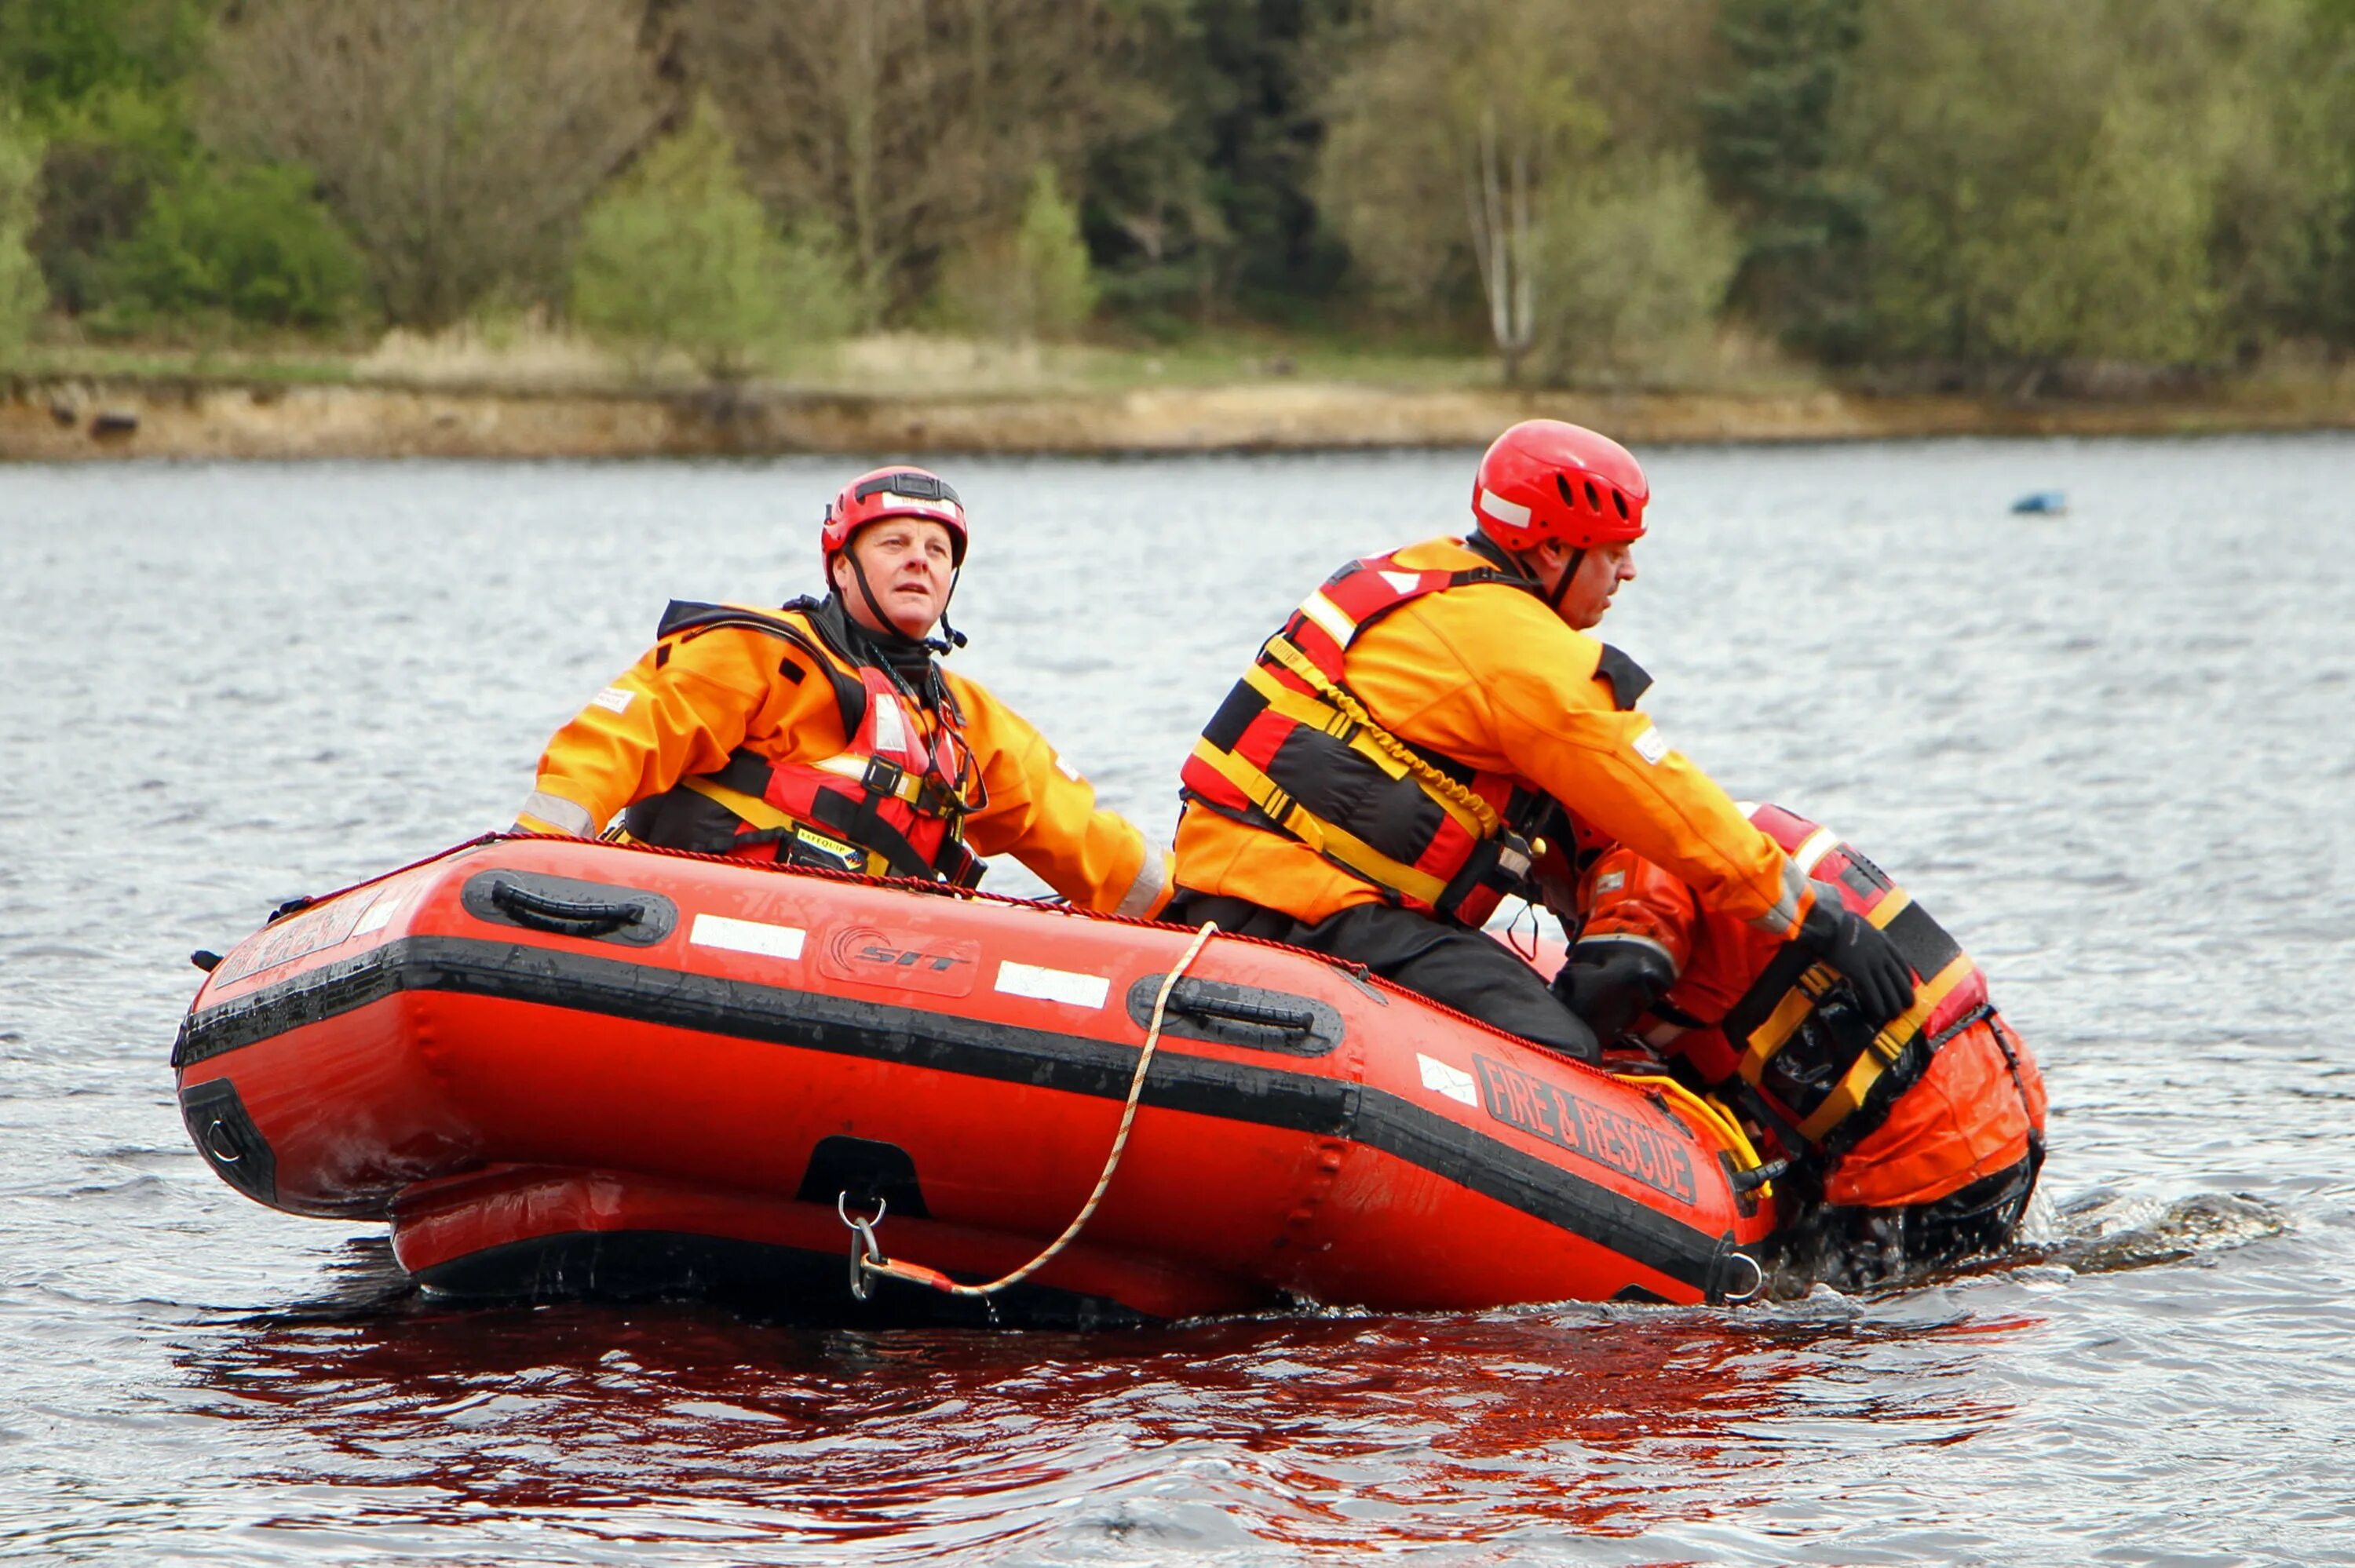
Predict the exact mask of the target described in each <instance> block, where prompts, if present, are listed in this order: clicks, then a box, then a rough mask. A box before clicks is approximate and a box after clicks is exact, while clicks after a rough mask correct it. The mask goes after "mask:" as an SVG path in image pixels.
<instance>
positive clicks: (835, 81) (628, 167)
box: [0, 0, 2355, 393]
mask: <svg viewBox="0 0 2355 1568" xmlns="http://www.w3.org/2000/svg"><path fill="white" fill-rule="evenodd" d="M2350 64H2355V0H366V3H364V4H363V3H357V0H0V365H5V364H7V363H10V362H11V360H12V359H13V360H14V361H15V362H16V363H20V364H23V363H35V362H36V361H37V357H38V356H39V355H45V354H46V355H57V354H60V353H70V352H83V353H89V352H95V351H97V350H101V349H103V348H105V347H106V346H107V345H139V344H145V345H181V346H186V345H191V344H197V345H214V346H216V347H218V346H219V345H224V344H227V345H245V346H253V345H272V344H277V345H284V344H308V345H311V346H312V347H314V349H317V350H318V351H319V352H321V353H322V354H325V355H338V354H340V355H364V354H367V353H369V352H371V351H372V350H373V349H374V348H375V347H376V346H378V345H379V344H381V343H382V342H383V341H384V340H385V339H386V337H387V334H393V335H395V336H400V335H401V334H408V335H409V336H410V337H412V338H417V339H423V340H431V339H432V338H433V337H434V336H435V335H436V334H445V335H446V334H453V333H461V334H463V333H473V334H478V335H481V336H485V337H486V338H489V339H492V340H497V339H498V338H499V336H500V334H508V335H509V336H510V337H513V336H515V335H517V334H541V335H543V336H546V337H550V338H554V339H560V340H562V341H567V342H571V341H578V342H581V343H588V344H597V345H599V347H600V352H601V353H603V354H605V355H609V356H611V362H612V363H614V364H617V365H623V366H629V367H631V373H632V374H634V375H643V376H658V375H663V374H673V375H678V374H685V375H692V376H713V377H719V378H723V379H727V378H742V377H747V376H783V377H787V378H790V377H792V376H794V374H795V371H796V367H798V366H808V365H811V364H814V363H816V356H818V355H822V354H824V353H826V352H828V351H829V345H834V344H841V343H844V342H845V341H847V340H854V339H867V340H869V341H872V340H874V339H875V338H876V334H884V336H883V337H882V339H881V341H884V342H886V343H890V342H901V343H911V342H922V341H932V340H935V339H942V338H947V339H957V340H963V341H973V342H997V343H1022V344H1089V345H1093V346H1094V347H1095V348H1097V349H1100V350H1104V351H1114V352H1126V353H1131V354H1147V353H1149V354H1154V355H1182V354H1183V353H1185V352H1186V350H1187V348H1188V345H1189V344H1204V343H1232V342H1237V341H1248V342H1252V343H1257V344H1273V345H1275V347H1274V349H1273V350H1270V353H1271V354H1273V355H1275V357H1273V358H1271V359H1269V360H1268V361H1266V362H1265V363H1269V364H1273V365H1274V366H1276V367H1277V368H1278V369H1279V371H1281V370H1284V369H1289V368H1292V366H1293V357H1292V356H1295V355H1298V356H1302V357H1303V358H1304V359H1305V361H1308V362H1311V363H1314V364H1316V365H1317V366H1322V365H1325V364H1327V362H1328V361H1335V360H1341V361H1346V360H1347V359H1348V357H1349V356H1351V355H1391V356H1414V355H1423V356H1429V357H1431V358H1433V359H1449V358H1452V359H1454V360H1455V361H1457V362H1460V363H1466V364H1471V365H1476V366H1480V367H1481V370H1480V373H1481V374H1483V375H1486V376H1489V377H1490V378H1492V379H1493V378H1495V377H1497V376H1502V377H1503V378H1504V379H1506V380H1508V381H1520V382H1525V383H1532V384H1548V385H1573V386H1579V385H1585V386H1592V385H1625V386H1637V387H1641V386H1652V385H1662V384H1692V383H1694V382H1696V381H1700V382H1706V381H1708V380H1709V379H1710V378H1711V377H1712V376H1724V375H1726V374H1729V373H1730V372H1729V371H1728V369H1727V367H1728V366H1741V365H1757V364H1769V365H1773V366H1783V367H1797V368H1798V369H1799V370H1801V371H1802V372H1804V373H1806V374H1820V375H1829V376H1844V377H1848V378H1849V379H1850V380H1851V381H1853V382H1855V383H1856V384H1859V385H1865V386H1879V387H1891V388H1906V389H1925V388H1951V389H1968V390H1977V391H1987V390H1998V391H2006V392H2041V393H2055V392H2058V393H2068V392H2072V391H2094V392H2108V393H2119V392H2125V393H2133V392H2136V391H2147V390H2152V389H2158V388H2164V387H2175V388H2179V387H2183V386H2185V385H2198V384H2200V383H2201V382H2203V381H2208V380H2213V379H2216V378H2220V377H2232V376H2248V375H2251V374H2255V373H2258V372H2260V371H2264V370H2268V369H2272V368H2277V367H2280V366H2321V367H2328V366H2334V365H2336V364H2337V363H2338V362H2339V359H2340V357H2341V356H2343V355H2345V354H2346V353H2347V351H2348V350H2349V349H2350V346H2355V70H2350ZM666 366H668V367H669V369H668V370H667V371H666V370H665V368H664V367H666Z"/></svg>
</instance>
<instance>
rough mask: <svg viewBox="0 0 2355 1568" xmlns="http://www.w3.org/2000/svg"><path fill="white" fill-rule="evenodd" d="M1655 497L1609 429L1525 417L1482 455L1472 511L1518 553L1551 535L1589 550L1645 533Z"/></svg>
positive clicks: (1493, 535) (1497, 538)
mask: <svg viewBox="0 0 2355 1568" xmlns="http://www.w3.org/2000/svg"><path fill="white" fill-rule="evenodd" d="M1651 497H1652V490H1651V486H1650V485H1649V484H1647V483H1646V482H1645V480H1644V470H1643V468H1642V466H1641V465H1639V464H1638V463H1637V462H1636V457H1635V454H1634V453H1632V452H1630V451H1629V450H1627V449H1626V448H1625V447H1623V446H1621V445H1620V444H1619V443H1618V442H1617V441H1614V440H1612V439H1611V438H1610V437H1608V436H1599V435H1596V434H1595V433H1594V432H1593V430H1590V429H1586V428H1585V427H1583V426H1582V425H1572V424H1565V423H1563V422H1562V421H1561V420H1560V419H1524V420H1522V421H1521V422H1520V423H1519V424H1518V425H1515V426H1514V427H1513V428H1512V429H1509V430H1507V431H1506V432H1505V433H1504V434H1503V435H1501V436H1498V437H1497V440H1496V443H1495V444H1494V445H1492V446H1491V447H1489V449H1488V451H1487V455H1486V456H1485V457H1483V458H1481V460H1480V472H1479V475H1478V477H1476V479H1474V480H1473V482H1472V515H1473V516H1475V517H1476V518H1478V519H1479V520H1480V532H1482V533H1483V534H1486V535H1487V536H1488V537H1489V538H1491V539H1493V540H1495V541H1496V542H1497V544H1498V545H1499V546H1503V547H1504V548H1505V549H1508V550H1510V551H1511V552H1513V553H1514V554H1515V555H1518V554H1520V553H1521V552H1522V551H1524V550H1529V549H1533V548H1535V547H1536V546H1537V545H1538V544H1539V542H1540V541H1541V540H1546V539H1560V540H1561V542H1562V543H1564V544H1566V545H1569V546H1572V548H1574V549H1580V550H1586V549H1592V548H1593V546H1597V545H1605V544H1610V543H1613V542H1614V541H1616V540H1621V539H1640V538H1642V537H1643V536H1644V503H1646V501H1649V500H1650V499H1651Z"/></svg>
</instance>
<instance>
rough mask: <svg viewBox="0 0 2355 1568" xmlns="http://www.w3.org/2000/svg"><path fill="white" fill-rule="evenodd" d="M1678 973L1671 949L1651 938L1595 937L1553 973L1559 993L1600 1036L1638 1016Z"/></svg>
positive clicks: (1608, 1036) (1610, 1034)
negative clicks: (1651, 943) (1672, 965)
mask: <svg viewBox="0 0 2355 1568" xmlns="http://www.w3.org/2000/svg"><path fill="white" fill-rule="evenodd" d="M1676 979H1677V977H1676V972H1675V970H1673V969H1670V968H1669V966H1668V955H1667V954H1665V953H1662V952H1661V951H1660V950H1659V949H1658V948H1654V947H1651V946H1649V945H1648V944H1644V945H1639V944H1637V943H1634V942H1611V941H1603V942H1590V943H1588V944H1586V945H1585V947H1584V948H1582V949H1578V950H1573V951H1572V954H1571V957H1570V961H1569V962H1568V963H1566V964H1564V965H1562V966H1561V973H1559V974H1557V975H1555V976H1554V977H1553V993H1554V995H1555V996H1557V997H1559V998H1561V1004H1562V1005H1563V1006H1564V1007H1567V1008H1569V1009H1570V1010H1571V1012H1574V1013H1576V1014H1578V1016H1579V1017H1581V1018H1582V1019H1584V1020H1585V1021H1586V1026H1587V1027H1588V1028H1590V1029H1592V1030H1593V1031H1594V1033H1595V1036H1596V1037H1597V1038H1598V1039H1603V1040H1609V1039H1612V1038H1614V1037H1615V1036H1616V1035H1618V1034H1620V1033H1622V1032H1624V1031H1625V1029H1626V1027H1627V1026H1628V1025H1629V1024H1631V1023H1633V1022H1636V1015H1637V1014H1638V1013H1641V1012H1643V1011H1644V1010H1645V1009H1646V1008H1647V1007H1649V1006H1651V1005H1652V1003H1654V1002H1655V1001H1658V1000H1659V999H1660V997H1661V995H1662V994H1663V993H1665V992H1666V991H1668V987H1670V986H1671V985H1674V984H1675V983H1676Z"/></svg>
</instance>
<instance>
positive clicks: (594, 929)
mask: <svg viewBox="0 0 2355 1568" xmlns="http://www.w3.org/2000/svg"><path fill="white" fill-rule="evenodd" d="M491 902H492V903H494V904H496V905H497V906H499V907H500V908H501V909H503V910H505V911H506V914H507V917H508V918H509V919H512V920H513V921H514V922H515V923H516V924H517V925H518V926H528V927H531V928H532V929H533V930H535V931H547V932H550V933H552V934H554V935H556V936H559V937H602V936H605V935H607V934H608V933H611V932H613V931H618V930H620V929H621V928H622V927H624V926H634V925H636V924H637V923H638V922H639V921H641V920H643V919H645V910H644V909H642V908H641V907H639V906H637V905H635V904H591V903H586V902H583V903H574V902H572V901H571V900H570V899H565V898H550V897H549V895H546V894H545V893H534V892H532V891H531V890H530V889H529V888H527V887H518V886H517V885H515V884H514V883H512V882H494V883H492V884H491Z"/></svg>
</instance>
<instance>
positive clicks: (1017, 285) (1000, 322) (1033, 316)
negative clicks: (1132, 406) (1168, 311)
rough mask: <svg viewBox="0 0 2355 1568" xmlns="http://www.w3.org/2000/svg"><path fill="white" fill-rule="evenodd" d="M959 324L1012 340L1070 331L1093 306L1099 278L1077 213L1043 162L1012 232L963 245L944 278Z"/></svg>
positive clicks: (953, 315)
mask: <svg viewBox="0 0 2355 1568" xmlns="http://www.w3.org/2000/svg"><path fill="white" fill-rule="evenodd" d="M942 292H943V295H944V296H945V300H944V303H945V304H946V306H947V307H948V313H949V315H950V317H951V318H952V320H954V322H955V323H956V324H958V325H960V326H964V327H967V328H973V329H977V330H980V331H983V332H988V333H994V334H996V335H997V336H999V337H1003V338H1006V339H1008V340H1009V341H1020V340H1025V339H1035V338H1053V337H1062V336H1067V335H1069V334H1071V333H1072V332H1073V331H1075V330H1076V329H1078V328H1079V327H1080V326H1081V325H1082V324H1083V323H1085V322H1086V321H1087V319H1088V317H1089V316H1090V315H1091V314H1092V313H1094V311H1095V305H1096V284H1095V280H1094V278H1093V277H1092V276H1091V274H1090V272H1089V270H1088V249H1087V246H1086V245H1085V244H1084V243H1083V242H1082V240H1081V238H1080V217H1079V212H1078V210H1077V209H1076V208H1075V207H1073V206H1072V205H1071V203H1070V202H1068V201H1066V200H1064V199H1063V193H1062V189H1061V187H1060V185H1058V184H1057V183H1056V180H1055V171H1054V170H1053V169H1052V168H1050V167H1049V166H1048V165H1046V164H1039V167H1038V169H1037V170H1036V171H1035V172H1034V173H1033V174H1032V175H1031V182H1030V196H1029V199H1028V201H1026V202H1025V203H1024V204H1023V207H1022V217H1021V220H1020V222H1019V223H1018V224H1017V225H1016V226H1015V227H1014V228H1012V229H1011V230H1010V231H1008V232H1005V233H1000V234H994V235H990V236H987V237H986V238H982V239H980V240H977V241H975V242H974V243H972V244H969V245H967V246H965V247H964V248H963V249H960V250H959V251H958V253H957V254H956V255H954V256H953V257H952V258H950V260H949V263H948V266H947V268H946V269H945V270H944V272H943V279H942Z"/></svg>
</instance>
